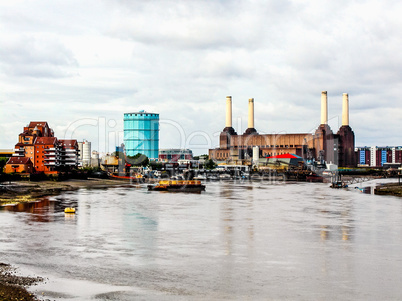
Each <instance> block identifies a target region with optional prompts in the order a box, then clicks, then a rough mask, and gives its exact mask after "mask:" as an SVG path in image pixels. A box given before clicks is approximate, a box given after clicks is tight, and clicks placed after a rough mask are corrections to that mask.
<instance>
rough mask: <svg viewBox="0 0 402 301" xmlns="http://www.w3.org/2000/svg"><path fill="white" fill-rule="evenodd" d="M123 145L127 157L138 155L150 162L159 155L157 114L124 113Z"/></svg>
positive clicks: (141, 112)
mask: <svg viewBox="0 0 402 301" xmlns="http://www.w3.org/2000/svg"><path fill="white" fill-rule="evenodd" d="M124 145H125V150H126V155H127V156H135V155H136V154H138V153H140V154H143V155H145V156H147V157H148V158H149V159H151V160H157V159H158V154H159V152H158V151H159V114H157V113H149V112H145V111H139V112H133V113H124Z"/></svg>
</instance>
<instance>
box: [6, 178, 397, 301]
mask: <svg viewBox="0 0 402 301" xmlns="http://www.w3.org/2000/svg"><path fill="white" fill-rule="evenodd" d="M377 183H378V181H377ZM374 184H375V182H368V183H365V184H364V186H367V185H374ZM360 185H363V184H360ZM360 187H362V186H360ZM369 191H370V189H369ZM69 206H73V207H76V208H77V213H76V214H75V215H71V214H70V215H68V214H65V213H64V208H65V207H69ZM0 262H7V263H11V264H13V265H15V266H17V267H19V269H20V272H21V273H23V274H25V275H31V276H34V275H35V276H43V277H46V278H47V280H46V281H45V283H43V284H39V285H38V286H34V287H32V288H31V291H33V292H35V293H37V294H38V295H40V296H42V297H43V298H46V299H52V300H53V299H56V300H222V299H226V300H233V299H236V300H401V299H402V286H401V283H402V199H401V198H397V197H391V196H376V195H372V194H366V193H362V192H361V191H360V190H358V189H354V188H349V189H330V188H329V184H322V183H294V184H292V183H281V182H279V183H261V182H241V183H239V182H237V183H234V182H220V183H218V182H216V183H213V182H211V183H207V188H206V192H203V193H201V194H187V193H165V192H148V191H147V189H146V185H137V186H136V185H133V186H132V187H124V188H123V187H122V188H110V189H105V190H89V189H82V190H78V191H74V192H69V193H64V194H62V195H59V196H55V197H45V198H43V199H42V200H41V201H39V202H36V203H31V204H25V205H19V206H8V207H3V208H0Z"/></svg>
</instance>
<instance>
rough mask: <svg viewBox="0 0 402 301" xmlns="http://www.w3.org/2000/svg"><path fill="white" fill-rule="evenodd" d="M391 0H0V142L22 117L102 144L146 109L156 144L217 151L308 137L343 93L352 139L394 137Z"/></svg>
mask: <svg viewBox="0 0 402 301" xmlns="http://www.w3.org/2000/svg"><path fill="white" fill-rule="evenodd" d="M401 13H402V2H401V1H392V0H388V1H379V0H377V1H374V0H368V1H363V0H359V1H353V0H348V1H344V0H337V1H329V0H311V1H302V0H294V1H287V0H261V1H258V0H232V1H226V0H214V1H212V0H193V1H191V0H174V1H170V0H146V1H144V0H142V1H136V0H130V1H129V0H79V1H78V0H69V1H55V0H35V1H33V0H13V1H6V0H0V104H1V107H0V108H1V111H0V118H1V119H0V120H1V122H0V148H1V149H9V148H13V147H14V145H15V144H16V143H17V140H18V134H19V133H20V132H21V131H22V130H23V127H24V126H26V125H27V124H28V123H29V122H30V121H47V122H48V123H49V125H50V127H51V128H53V130H54V132H55V136H57V137H58V138H75V139H78V140H79V141H82V140H83V139H86V140H88V141H90V142H92V149H93V150H99V151H100V152H108V151H109V152H112V151H114V148H115V146H116V145H120V144H121V143H123V114H124V113H128V112H136V111H139V110H146V111H148V112H155V113H159V114H160V148H183V147H185V148H190V149H192V150H193V152H194V154H204V153H207V150H208V148H211V147H216V146H218V136H219V133H220V131H221V130H222V129H223V128H224V127H225V103H226V96H229V95H230V96H232V101H233V127H234V128H235V130H236V131H237V132H238V133H239V134H240V133H243V132H244V130H245V129H246V128H247V109H248V99H249V98H254V102H255V128H256V129H257V131H258V132H260V133H266V134H271V133H308V132H312V131H314V130H315V129H316V128H317V127H318V125H319V123H320V104H321V91H328V108H329V125H330V126H331V128H332V130H333V131H334V132H337V131H338V129H339V127H340V125H341V121H342V116H341V113H342V93H348V94H349V106H350V126H351V127H352V129H353V130H354V132H355V137H356V146H371V145H378V146H387V145H388V146H395V145H402V134H401V129H402V101H401V95H402V38H401V37H402V18H401V17H400V15H401Z"/></svg>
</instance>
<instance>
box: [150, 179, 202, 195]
mask: <svg viewBox="0 0 402 301" xmlns="http://www.w3.org/2000/svg"><path fill="white" fill-rule="evenodd" d="M148 190H150V191H169V192H199V193H200V192H201V191H205V185H202V184H201V181H196V180H164V181H159V183H158V184H156V185H148Z"/></svg>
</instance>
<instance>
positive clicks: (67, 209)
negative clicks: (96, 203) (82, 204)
mask: <svg viewBox="0 0 402 301" xmlns="http://www.w3.org/2000/svg"><path fill="white" fill-rule="evenodd" d="M64 212H65V213H75V208H73V207H67V208H65V209H64Z"/></svg>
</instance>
